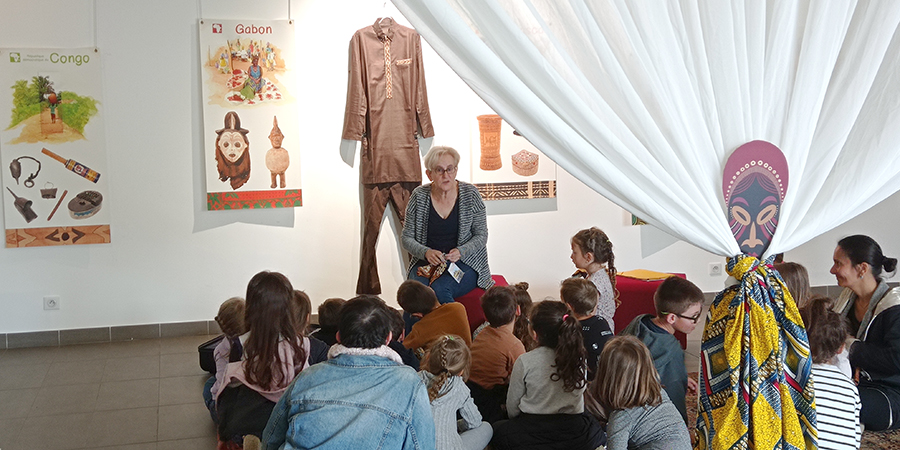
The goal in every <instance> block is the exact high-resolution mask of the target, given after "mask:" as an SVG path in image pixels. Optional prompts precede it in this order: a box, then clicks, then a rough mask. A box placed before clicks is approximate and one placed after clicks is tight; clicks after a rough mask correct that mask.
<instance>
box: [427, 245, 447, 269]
mask: <svg viewBox="0 0 900 450" xmlns="http://www.w3.org/2000/svg"><path fill="white" fill-rule="evenodd" d="M425 259H427V260H428V263H429V264H431V265H433V266H436V265H438V264H440V263H442V262H444V254H443V253H441V252H440V251H438V250H435V249H433V248H430V249H428V250H425Z"/></svg>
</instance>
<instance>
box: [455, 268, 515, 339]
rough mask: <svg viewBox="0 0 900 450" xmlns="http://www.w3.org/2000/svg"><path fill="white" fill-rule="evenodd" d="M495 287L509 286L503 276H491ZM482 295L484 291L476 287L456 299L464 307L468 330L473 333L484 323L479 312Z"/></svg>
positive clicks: (482, 313) (480, 311)
mask: <svg viewBox="0 0 900 450" xmlns="http://www.w3.org/2000/svg"><path fill="white" fill-rule="evenodd" d="M491 279H493V280H494V285H495V286H509V283H507V282H506V278H503V275H491ZM482 295H484V289H482V288H480V287H476V288H475V289H472V290H471V291H469V293H468V294H466V295H463V296H462V297H456V298H455V299H454V300H455V301H456V302H457V303H462V305H463V306H465V307H466V317H467V318H468V319H469V329H470V330H471V331H472V332H474V331H475V329H476V328H478V327H479V326H481V324H483V323H484V322H485V318H484V311H482V310H481V296H482Z"/></svg>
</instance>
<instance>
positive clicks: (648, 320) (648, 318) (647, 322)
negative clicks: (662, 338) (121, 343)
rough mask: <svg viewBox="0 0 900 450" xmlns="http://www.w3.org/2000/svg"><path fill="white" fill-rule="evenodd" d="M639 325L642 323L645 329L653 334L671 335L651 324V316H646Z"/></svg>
mask: <svg viewBox="0 0 900 450" xmlns="http://www.w3.org/2000/svg"><path fill="white" fill-rule="evenodd" d="M641 323H643V324H644V326H645V327H647V328H648V329H650V331H652V332H654V333H666V334H672V333H669V332H668V331H667V330H666V329H665V328H663V327H661V326H659V325H657V324H655V323H653V316H652V315H647V316H644V317H642V318H641Z"/></svg>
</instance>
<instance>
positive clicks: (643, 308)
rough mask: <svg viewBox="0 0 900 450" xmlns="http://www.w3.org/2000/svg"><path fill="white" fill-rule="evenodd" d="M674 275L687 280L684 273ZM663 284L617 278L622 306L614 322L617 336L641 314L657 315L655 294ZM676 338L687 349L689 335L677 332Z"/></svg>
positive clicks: (660, 281) (614, 317) (659, 281)
mask: <svg viewBox="0 0 900 450" xmlns="http://www.w3.org/2000/svg"><path fill="white" fill-rule="evenodd" d="M672 275H674V276H677V277H681V278H685V279H686V278H687V277H686V276H685V275H684V274H683V273H673V274H672ZM661 283H662V280H658V281H644V280H638V279H635V278H628V277H622V276H620V277H616V288H618V289H619V300H621V301H622V304H621V305H619V307H618V308H617V309H616V314H615V315H614V316H613V322H615V324H616V334H619V333H620V332H621V331H622V330H624V329H625V327H627V326H628V324H629V323H631V320H632V319H634V318H635V317H637V316H639V315H641V314H653V315H656V307H654V306H653V294H654V293H655V292H656V288H657V287H659V285H660V284H661ZM675 337H676V338H678V341H679V342H681V348H687V335H685V334H684V333H681V332H677V331H676V332H675Z"/></svg>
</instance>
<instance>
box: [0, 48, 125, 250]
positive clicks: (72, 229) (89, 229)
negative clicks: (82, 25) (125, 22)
mask: <svg viewBox="0 0 900 450" xmlns="http://www.w3.org/2000/svg"><path fill="white" fill-rule="evenodd" d="M100 69H101V67H100V52H99V51H98V50H97V49H95V48H56V49H25V48H17V49H0V112H2V114H0V171H2V176H0V179H2V182H3V192H2V195H3V223H4V226H5V229H6V246H7V247H40V246H50V245H80V244H101V243H108V242H110V214H109V211H110V208H109V184H108V180H109V174H108V173H107V166H106V140H105V128H104V125H103V97H102V86H101V82H100V80H101V72H100Z"/></svg>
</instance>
